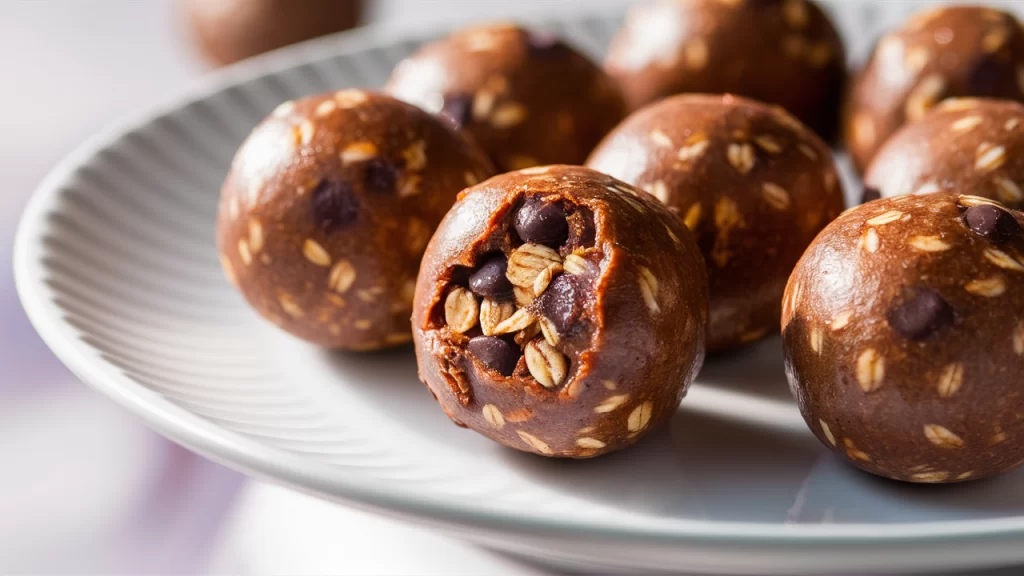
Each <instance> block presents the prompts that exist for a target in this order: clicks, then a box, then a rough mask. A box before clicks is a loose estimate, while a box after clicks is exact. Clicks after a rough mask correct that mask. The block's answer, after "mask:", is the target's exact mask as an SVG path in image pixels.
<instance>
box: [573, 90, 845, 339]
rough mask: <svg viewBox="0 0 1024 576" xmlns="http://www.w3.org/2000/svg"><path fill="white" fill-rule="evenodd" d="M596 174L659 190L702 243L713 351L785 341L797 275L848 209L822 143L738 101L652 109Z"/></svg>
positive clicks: (600, 160)
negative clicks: (777, 338) (789, 293)
mask: <svg viewBox="0 0 1024 576" xmlns="http://www.w3.org/2000/svg"><path fill="white" fill-rule="evenodd" d="M587 166H588V167H590V168H593V169H595V170H599V171H601V172H604V173H606V174H610V175H612V176H614V177H616V178H620V179H622V180H624V181H626V182H628V183H630V184H633V185H635V186H637V187H639V188H643V189H645V190H647V191H649V192H651V193H652V194H654V195H655V196H656V197H657V198H658V199H660V200H661V201H662V202H664V203H665V205H667V206H668V207H669V208H670V209H671V210H672V211H673V212H675V213H677V214H678V215H679V216H681V217H682V218H683V220H684V222H685V223H686V225H687V226H688V227H689V228H690V230H692V231H693V233H694V234H695V237H696V239H697V244H698V245H699V246H700V250H701V253H702V254H703V255H704V261H705V262H706V264H707V270H708V279H709V282H710V284H711V316H710V323H709V336H708V349H709V350H723V349H727V348H731V347H734V346H737V345H741V344H744V343H748V342H753V341H755V340H758V339H759V338H761V337H763V336H765V335H767V334H771V333H777V332H778V329H779V311H780V306H781V302H782V291H783V289H784V288H785V286H786V280H787V278H789V273H790V272H791V271H792V270H793V266H794V265H796V262H797V260H798V259H799V258H800V255H801V254H803V251H804V248H806V247H807V245H808V244H810V243H811V240H813V239H814V236H815V235H817V233H818V232H819V231H820V230H821V229H822V228H824V227H825V225H826V224H828V223H829V222H830V221H832V219H833V218H835V217H836V216H838V215H839V213H840V212H842V210H843V193H842V190H841V189H840V186H839V183H838V178H837V175H836V169H835V165H834V163H833V161H832V154H831V152H830V151H829V149H828V147H827V146H826V145H825V144H824V143H823V142H822V141H821V139H820V138H818V137H817V136H815V135H814V133H812V132H811V131H810V130H808V129H807V128H805V127H804V126H803V125H802V124H800V122H798V121H797V120H796V119H794V118H793V117H792V116H790V115H789V114H787V113H786V112H785V111H784V110H782V109H781V108H777V107H776V108H771V107H768V106H765V105H763V104H760V103H757V102H754V101H752V100H746V99H743V98H737V97H733V96H703V95H683V96H674V97H672V98H668V99H665V100H663V101H661V102H658V103H656V104H652V105H651V106H648V107H647V108H644V109H642V110H640V111H638V112H636V113H634V114H633V115H632V116H630V117H629V118H628V119H626V120H625V121H624V122H623V123H622V124H621V125H620V126H619V127H618V128H616V129H615V130H614V131H613V132H612V133H611V134H609V135H608V137H607V138H605V140H604V141H603V142H602V143H601V145H600V146H598V148H597V150H595V151H594V154H593V156H591V157H590V160H588V161H587Z"/></svg>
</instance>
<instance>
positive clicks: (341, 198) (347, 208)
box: [311, 179, 359, 232]
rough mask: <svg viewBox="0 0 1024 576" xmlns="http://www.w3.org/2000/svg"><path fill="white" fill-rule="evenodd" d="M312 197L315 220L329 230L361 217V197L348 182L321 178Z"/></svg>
mask: <svg viewBox="0 0 1024 576" xmlns="http://www.w3.org/2000/svg"><path fill="white" fill-rule="evenodd" d="M311 197H312V207H313V221H314V222H316V225H317V226H319V227H320V228H322V229H323V230H325V231H327V232H332V231H334V230H337V229H338V228H341V227H344V226H347V225H349V224H351V223H353V222H355V221H356V220H357V219H358V218H359V198H357V197H356V195H355V193H354V192H353V191H352V185H351V184H349V183H348V182H342V181H340V180H332V179H324V180H321V181H320V183H319V184H317V186H316V189H314V190H313V193H312V194H311Z"/></svg>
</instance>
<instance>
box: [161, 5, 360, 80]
mask: <svg viewBox="0 0 1024 576" xmlns="http://www.w3.org/2000/svg"><path fill="white" fill-rule="evenodd" d="M178 6H179V9H180V11H181V15H182V19H183V20H184V23H185V26H186V27H187V29H188V32H189V34H190V35H191V37H192V39H193V41H194V42H195V44H196V46H197V47H198V48H199V50H200V51H201V52H202V53H203V56H205V57H206V58H207V59H208V60H209V61H210V62H211V63H213V64H217V65H224V64H231V63H232V62H237V61H238V60H242V59H243V58H248V57H250V56H255V55H257V54H261V53H263V52H266V51H268V50H273V49H275V48H280V47H282V46H287V45H288V44H293V43H295V42H301V41H303V40H309V39H310V38H315V37H317V36H322V35H324V34H330V33H331V32H338V31H341V30H345V29H348V28H352V27H353V26H355V25H357V24H358V23H359V20H360V18H361V16H362V13H363V0H178Z"/></svg>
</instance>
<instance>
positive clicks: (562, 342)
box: [413, 166, 708, 458]
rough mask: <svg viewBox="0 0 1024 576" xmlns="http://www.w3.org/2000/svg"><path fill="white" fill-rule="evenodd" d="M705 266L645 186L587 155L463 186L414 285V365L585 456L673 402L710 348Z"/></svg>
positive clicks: (480, 420) (471, 418) (527, 432)
mask: <svg viewBox="0 0 1024 576" xmlns="http://www.w3.org/2000/svg"><path fill="white" fill-rule="evenodd" d="M707 290H708V288H707V278H706V276H705V273H704V265H703V263H702V262H701V259H700V253H699V252H698V251H697V247H696V245H695V244H694V243H693V239H692V238H691V236H690V233H689V231H687V230H686V227H685V226H683V224H682V222H680V221H679V219H678V218H677V217H675V216H674V215H673V214H672V213H671V212H669V211H668V210H667V209H666V208H665V207H664V206H662V205H661V204H660V203H658V201H657V200H656V199H654V198H652V197H651V196H649V195H648V194H646V193H644V192H642V191H637V190H636V189H634V188H632V187H631V186H628V185H626V184H624V183H622V182H620V181H618V180H615V179H614V178H611V177H609V176H606V175H604V174H599V173H597V172H594V171H592V170H587V169H586V168H581V167H578V166H548V167H535V168H529V169H526V170H521V171H518V172H511V173H508V174H503V175H501V176H496V177H494V178H492V179H490V180H487V181H486V182H484V183H482V184H479V185H477V186H474V187H473V188H470V189H469V190H467V191H465V192H464V193H463V194H462V195H461V196H460V198H459V201H458V202H456V203H455V206H454V207H452V210H451V212H449V213H448V216H446V217H445V219H444V221H443V222H442V223H441V225H440V226H439V227H438V230H437V233H436V234H435V235H434V238H433V239H432V240H431V242H430V245H429V246H428V247H427V252H426V254H424V256H423V265H422V267H421V269H420V275H419V280H418V282H417V285H416V304H415V310H414V313H413V337H414V340H415V347H416V358H417V360H418V363H419V373H420V378H421V379H422V380H423V381H424V383H425V384H426V385H427V387H428V388H429V389H430V391H431V392H432V393H433V394H434V396H435V398H437V400H438V402H439V403H440V404H441V407H442V408H443V409H444V411H445V412H446V413H447V414H448V416H449V417H450V418H451V419H452V420H453V421H454V422H455V423H456V424H458V425H460V426H468V427H469V428H472V429H473V430H475V431H477V432H479V433H481V434H483V435H484V436H487V437H488V438H490V439H492V440H494V441H496V442H499V443H501V444H504V445H506V446H509V447H512V448H515V449H517V450H523V451H527V452H534V453H536V454H541V455H544V456H560V457H570V458H588V457H591V456H596V455H598V454H604V453H606V452H611V451H613V450H618V449H620V448H624V447H626V446H629V445H631V444H633V443H634V442H636V440H637V439H638V438H639V437H640V436H641V435H643V434H644V433H646V432H647V431H648V430H651V429H652V428H654V427H655V425H656V424H657V423H658V422H660V421H662V420H664V419H666V418H668V417H669V416H670V415H671V414H673V413H674V412H675V410H676V407H677V405H678V403H679V400H680V399H681V398H682V397H683V395H684V394H685V393H686V390H687V387H688V386H689V384H690V382H692V381H693V378H694V377H695V376H696V374H697V371H698V370H700V367H701V364H702V363H703V360H704V334H705V328H706V323H707V299H708V293H707Z"/></svg>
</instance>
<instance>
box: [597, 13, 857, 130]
mask: <svg viewBox="0 0 1024 576" xmlns="http://www.w3.org/2000/svg"><path fill="white" fill-rule="evenodd" d="M845 66H846V57H845V53H844V49H843V44H842V42H841V40H840V38H839V34H838V33H837V32H836V29H835V27H834V26H833V25H832V22H831V21H829V19H828V17H827V16H826V15H825V13H824V12H822V11H821V9H820V8H818V6H817V5H816V4H815V3H814V2H809V1H806V0H757V1H754V0H747V1H743V0H740V1H737V2H723V1H721V0H685V1H682V0H657V1H655V2H652V3H649V4H642V5H640V6H637V7H635V8H633V9H632V10H631V11H630V12H629V16H628V18H627V20H626V24H625V26H623V28H622V30H620V31H619V33H618V35H617V36H616V37H615V39H614V40H613V41H612V44H611V47H610V49H609V51H608V56H607V58H606V60H605V70H607V71H608V73H609V74H611V75H612V77H614V78H615V79H616V80H618V81H619V83H620V84H621V85H622V88H623V90H624V91H625V93H626V99H627V101H628V102H629V104H630V106H631V107H632V108H634V109H635V108H639V107H640V106H643V105H645V104H648V103H650V102H654V101H655V100H660V99H661V98H664V97H666V96H671V95H673V94H680V93H707V94H712V93H714V94H722V93H732V94H739V95H741V96H748V97H750V98H754V99H757V100H761V101H764V102H769V103H772V104H778V105H780V106H782V107H784V108H786V109H787V110H789V112H790V113H791V114H793V115H794V116H796V117H797V118H799V119H800V120H802V121H803V122H804V123H805V124H807V125H808V126H810V127H811V128H812V129H813V130H815V131H816V132H817V133H818V134H819V135H821V137H822V138H824V139H826V140H831V139H832V138H833V137H834V135H835V133H836V127H837V125H838V115H839V112H838V111H839V101H840V98H841V96H842V91H843V84H844V82H845V79H846V69H845Z"/></svg>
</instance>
